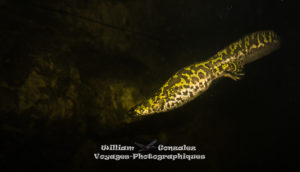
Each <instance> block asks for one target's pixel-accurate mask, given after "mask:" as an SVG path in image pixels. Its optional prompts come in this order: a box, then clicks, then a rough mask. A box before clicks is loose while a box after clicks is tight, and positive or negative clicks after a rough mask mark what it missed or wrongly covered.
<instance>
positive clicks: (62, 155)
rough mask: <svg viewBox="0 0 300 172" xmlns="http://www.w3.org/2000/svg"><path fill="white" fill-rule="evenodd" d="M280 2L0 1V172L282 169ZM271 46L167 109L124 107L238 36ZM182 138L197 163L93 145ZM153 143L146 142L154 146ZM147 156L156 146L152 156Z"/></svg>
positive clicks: (285, 63)
mask: <svg viewBox="0 0 300 172" xmlns="http://www.w3.org/2000/svg"><path fill="white" fill-rule="evenodd" d="M293 3H294V2H293V1H288V0H272V1H271V0H242V1H240V0H223V1H221V0H190V1H184V0H164V1H160V0H143V1H138V0H125V1H124V0H123V1H121V0H97V1H96V0H85V1H84V0H72V1H71V0H51V1H50V0H44V1H37V0H27V1H17V0H0V11H1V15H0V18H1V27H0V41H1V43H0V134H1V135H0V136H1V139H0V165H1V171H2V169H3V171H8V170H11V171H25V170H26V171H27V170H34V171H37V170H39V171H41V170H43V171H87V170H88V171H101V170H104V169H110V170H118V169H121V170H125V169H126V168H129V167H133V168H134V170H139V171H141V170H142V171H144V170H151V171H154V170H156V169H160V170H170V171H171V170H178V169H180V170H185V171H192V170H205V171H254V170H268V171H271V170H275V169H282V170H292V169H294V168H295V167H296V162H297V159H296V155H295V150H296V149H298V146H299V145H298V143H297V141H296V140H297V137H298V135H299V134H298V133H297V129H298V126H299V121H298V117H297V111H296V110H297V105H299V91H298V90H299V86H300V84H299V82H298V80H299V76H298V73H299V72H298V70H299V67H298V66H299V64H297V59H298V58H299V53H298V51H299V48H298V45H299V42H298V41H299V34H300V33H299V30H298V28H297V24H298V23H299V19H298V18H297V17H296V13H297V10H298V9H296V4H293ZM258 30H274V31H275V32H276V33H278V35H280V38H281V48H280V49H279V50H278V51H276V52H274V53H272V54H270V55H268V56H266V57H263V58H262V59H260V60H258V61H256V62H254V63H252V64H249V65H247V66H246V67H245V76H244V77H243V78H242V79H241V80H239V81H233V80H231V79H228V78H224V79H219V80H217V81H215V82H214V83H213V84H212V86H211V87H210V88H209V89H208V90H207V91H206V92H205V93H204V94H202V95H201V96H199V97H198V98H196V99H195V100H194V101H192V102H190V103H188V104H186V105H184V106H183V107H181V108H178V109H176V110H173V111H170V112H167V113H161V114H156V115H152V116H149V117H145V118H138V119H132V118H130V117H129V116H128V115H127V111H128V110H129V109H130V108H131V107H133V106H134V105H136V104H138V103H140V102H141V101H143V100H144V99H145V98H147V97H149V96H151V95H152V94H153V92H154V91H156V90H157V89H158V88H160V86H162V85H163V83H164V82H165V81H166V80H167V79H168V78H169V77H170V76H172V74H173V73H174V72H176V71H177V70H178V69H180V68H182V67H184V66H187V65H189V64H192V63H195V62H199V61H202V60H206V59H207V58H209V57H210V56H212V55H213V54H214V53H216V52H217V51H218V50H220V49H222V48H223V47H225V46H227V45H229V44H230V43H232V42H233V41H235V40H236V39H238V38H240V37H241V36H243V35H245V34H248V33H251V32H255V31H258ZM154 139H157V140H158V144H163V145H184V144H185V145H193V146H197V152H196V153H200V154H205V156H206V158H205V159H204V160H192V161H188V160H176V161H172V160H163V161H156V160H121V161H114V160H110V161H105V160H97V159H95V157H94V153H97V152H100V147H101V145H104V144H106V145H109V144H120V145H131V146H133V145H134V142H139V143H143V144H146V143H149V142H151V141H152V140H154ZM158 144H157V145H158ZM156 153H157V152H156Z"/></svg>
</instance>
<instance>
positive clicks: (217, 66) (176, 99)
mask: <svg viewBox="0 0 300 172" xmlns="http://www.w3.org/2000/svg"><path fill="white" fill-rule="evenodd" d="M279 45H280V41H279V37H278V35H277V34H276V33H275V32H274V31H258V32H254V33H251V34H248V35H246V36H244V37H243V38H241V39H239V40H237V41H236V42H234V43H232V44H230V45H229V46H227V47H225V48H224V49H222V50H220V51H218V52H217V53H216V54H215V55H213V56H212V57H211V58H209V59H208V60H206V61H203V62H199V63H194V64H192V65H189V66H187V67H184V68H182V69H180V70H178V71H177V72H176V73H175V74H174V75H173V76H172V77H171V78H169V80H168V81H167V82H166V83H165V84H164V85H163V86H162V87H161V88H160V89H159V90H158V91H157V92H156V93H155V94H154V95H153V96H152V97H150V98H149V99H147V100H145V101H144V102H143V103H142V104H139V105H136V106H135V107H133V108H132V109H131V110H130V111H129V112H130V113H132V114H134V115H135V116H143V115H151V114H155V113H161V112H167V111H169V110H172V109H175V108H178V107H180V106H182V105H184V104H186V103H187V102H189V101H191V100H193V99H195V98H196V97H197V96H199V95H200V94H201V93H203V92H204V91H206V90H207V89H208V87H209V86H210V84H211V83H212V81H214V80H215V79H217V78H220V77H229V78H232V79H234V80H239V79H240V77H241V76H243V75H244V73H243V68H244V65H246V64H248V63H251V62H253V61H255V60H257V59H259V58H261V57H263V56H265V55H268V54H270V53H271V52H273V51H275V50H276V49H278V48H279Z"/></svg>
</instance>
